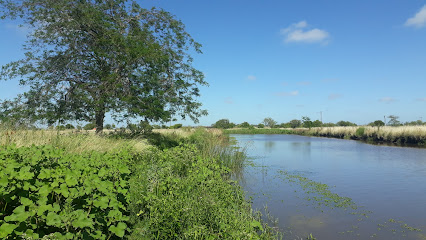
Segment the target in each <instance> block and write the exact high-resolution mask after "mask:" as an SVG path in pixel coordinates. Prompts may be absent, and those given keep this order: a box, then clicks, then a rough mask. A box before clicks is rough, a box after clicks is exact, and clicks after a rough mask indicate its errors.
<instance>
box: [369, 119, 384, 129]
mask: <svg viewBox="0 0 426 240" xmlns="http://www.w3.org/2000/svg"><path fill="white" fill-rule="evenodd" d="M368 125H370V126H372V127H377V130H379V129H380V127H382V126H385V123H384V122H383V121H382V120H376V121H374V122H372V123H369V124H368Z"/></svg>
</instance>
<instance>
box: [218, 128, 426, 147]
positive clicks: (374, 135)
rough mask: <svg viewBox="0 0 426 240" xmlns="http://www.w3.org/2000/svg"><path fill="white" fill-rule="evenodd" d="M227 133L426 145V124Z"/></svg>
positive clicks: (262, 129)
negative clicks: (286, 135)
mask: <svg viewBox="0 0 426 240" xmlns="http://www.w3.org/2000/svg"><path fill="white" fill-rule="evenodd" d="M224 133H226V134H296V135H305V136H317V137H330V138H341V139H353V140H361V141H366V142H369V143H388V144H395V145H400V146H404V145H409V146H412V145H417V146H426V126H399V127H391V126H384V127H371V126H357V127H318V128H311V129H307V128H296V129H280V128H256V129H248V128H246V129H226V130H224Z"/></svg>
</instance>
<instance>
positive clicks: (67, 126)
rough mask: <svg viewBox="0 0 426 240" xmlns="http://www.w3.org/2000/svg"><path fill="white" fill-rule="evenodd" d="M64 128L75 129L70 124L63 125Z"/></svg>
mask: <svg viewBox="0 0 426 240" xmlns="http://www.w3.org/2000/svg"><path fill="white" fill-rule="evenodd" d="M65 128H66V129H75V127H74V126H73V125H72V124H70V123H68V124H67V125H65Z"/></svg>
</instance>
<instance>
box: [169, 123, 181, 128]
mask: <svg viewBox="0 0 426 240" xmlns="http://www.w3.org/2000/svg"><path fill="white" fill-rule="evenodd" d="M181 127H182V124H181V123H176V124H175V125H173V126H171V127H170V129H179V128H181Z"/></svg>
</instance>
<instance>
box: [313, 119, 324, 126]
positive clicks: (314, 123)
mask: <svg viewBox="0 0 426 240" xmlns="http://www.w3.org/2000/svg"><path fill="white" fill-rule="evenodd" d="M321 126H322V122H321V121H320V120H315V121H314V122H312V127H321Z"/></svg>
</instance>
